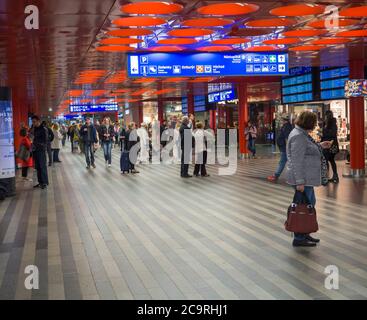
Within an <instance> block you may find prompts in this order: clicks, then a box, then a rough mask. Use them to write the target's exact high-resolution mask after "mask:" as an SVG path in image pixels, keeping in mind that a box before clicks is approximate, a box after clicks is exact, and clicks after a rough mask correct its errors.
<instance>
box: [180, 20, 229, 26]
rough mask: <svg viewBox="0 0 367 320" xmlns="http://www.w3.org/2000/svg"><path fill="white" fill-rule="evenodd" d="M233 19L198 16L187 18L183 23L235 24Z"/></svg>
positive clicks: (186, 24) (197, 24) (198, 24)
mask: <svg viewBox="0 0 367 320" xmlns="http://www.w3.org/2000/svg"><path fill="white" fill-rule="evenodd" d="M233 23H234V21H233V20H231V19H223V18H197V19H190V20H185V21H184V22H183V25H184V26H186V27H223V26H226V25H229V24H233Z"/></svg>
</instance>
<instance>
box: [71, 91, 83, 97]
mask: <svg viewBox="0 0 367 320" xmlns="http://www.w3.org/2000/svg"><path fill="white" fill-rule="evenodd" d="M83 93H84V91H83V90H69V92H68V94H69V96H70V97H80V96H82V95H83Z"/></svg>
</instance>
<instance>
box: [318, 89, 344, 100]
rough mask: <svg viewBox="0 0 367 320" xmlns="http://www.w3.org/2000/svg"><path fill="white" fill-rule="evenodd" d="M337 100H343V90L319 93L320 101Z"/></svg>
mask: <svg viewBox="0 0 367 320" xmlns="http://www.w3.org/2000/svg"><path fill="white" fill-rule="evenodd" d="M338 98H339V99H340V98H344V88H340V89H332V90H322V91H321V99H324V100H329V99H338Z"/></svg>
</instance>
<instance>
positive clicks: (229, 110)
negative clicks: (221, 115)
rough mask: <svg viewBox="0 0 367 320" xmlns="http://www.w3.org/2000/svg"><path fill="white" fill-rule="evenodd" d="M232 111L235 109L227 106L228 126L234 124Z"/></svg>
mask: <svg viewBox="0 0 367 320" xmlns="http://www.w3.org/2000/svg"><path fill="white" fill-rule="evenodd" d="M232 111H233V109H232V108H231V107H227V108H226V125H227V127H228V126H229V127H231V126H232V122H233V121H232Z"/></svg>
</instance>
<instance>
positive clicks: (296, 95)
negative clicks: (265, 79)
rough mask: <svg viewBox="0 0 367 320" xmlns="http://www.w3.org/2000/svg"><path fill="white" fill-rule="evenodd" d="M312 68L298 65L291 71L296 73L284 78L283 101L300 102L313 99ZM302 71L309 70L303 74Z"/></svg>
mask: <svg viewBox="0 0 367 320" xmlns="http://www.w3.org/2000/svg"><path fill="white" fill-rule="evenodd" d="M311 71H312V69H311V68H306V67H297V68H296V70H293V68H292V69H291V70H290V71H289V73H290V74H294V75H293V76H290V77H285V78H283V79H282V102H283V103H298V102H306V101H312V100H313V97H314V95H313V79H312V72H311ZM302 72H308V73H306V74H301V73H302Z"/></svg>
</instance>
